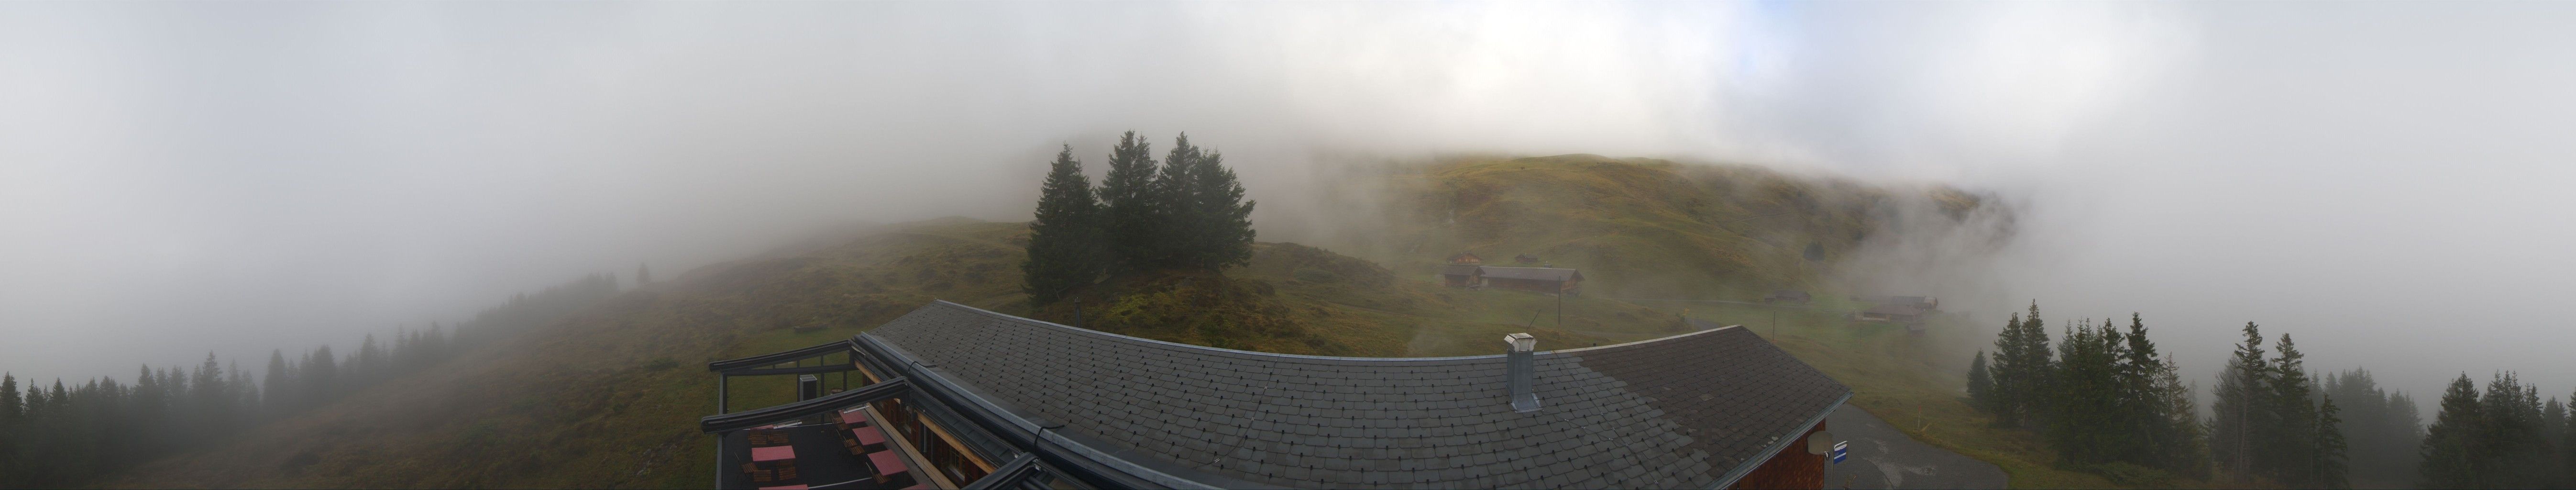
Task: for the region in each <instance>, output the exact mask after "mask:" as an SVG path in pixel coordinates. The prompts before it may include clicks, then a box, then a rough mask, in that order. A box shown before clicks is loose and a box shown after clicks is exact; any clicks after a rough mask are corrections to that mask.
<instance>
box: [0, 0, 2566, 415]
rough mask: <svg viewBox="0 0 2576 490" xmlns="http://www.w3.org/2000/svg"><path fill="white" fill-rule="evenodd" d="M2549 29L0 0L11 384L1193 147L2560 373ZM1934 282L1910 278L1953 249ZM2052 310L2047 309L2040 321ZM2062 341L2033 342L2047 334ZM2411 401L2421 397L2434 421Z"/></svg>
mask: <svg viewBox="0 0 2576 490" xmlns="http://www.w3.org/2000/svg"><path fill="white" fill-rule="evenodd" d="M2571 21H2576V4H2564V3H2557V4H2548V3H2475V4H2462V3H2438V4H2436V3H2349V4H2318V3H2300V4H2271V3H2263V4H2252V3H2245V4H2233V3H2231V4H2216V3H2188V4H2183V3H2173V4H2094V3H2087V4H1968V3H1942V4H1916V3H1906V4H1880V3H1867V4H1864V3H1742V4H1673V3H1653V4H1610V3H1603V4H1590V3H1588V4H1545V3H1512V4H1476V3H1438V4H1339V3H1295V4H1198V3H1191V4H1180V3H1060V4H1038V3H970V4H945V3H943V4H916V3H860V4H843V3H830V4H826V3H752V4H745V3H723V4H717V3H509V4H501V3H463V2H456V3H375V2H368V3H327V4H325V3H273V2H272V3H223V4H213V3H25V2H19V3H0V369H6V370H11V371H14V372H16V373H17V374H19V375H21V376H22V377H40V378H51V377H55V376H62V377H67V378H81V377H90V376H100V375H115V376H120V377H122V376H130V375H131V374H132V372H133V369H134V366H135V365H136V364H140V363H151V364H155V365H166V364H172V363H184V362H191V361H194V360H196V359H199V358H201V357H202V356H203V355H205V353H206V352H208V351H212V352H214V353H216V354H217V355H220V356H223V357H226V358H238V359H243V360H245V361H257V360H258V359H259V358H260V357H263V355H264V354H265V352H264V351H267V350H269V349H272V348H286V349H289V350H290V351H292V350H295V349H301V348H308V347H310V346H311V345H314V344H317V343H323V342H330V343H335V344H338V345H344V346H345V345H349V344H353V343H354V342H355V341H356V339H357V337H358V336H359V335H362V334H363V333H365V332H369V331H376V332H385V331H390V330H391V329H392V328H393V327H394V326H396V325H410V326H414V327H417V326H420V325H425V324H427V323H428V322H431V321H448V322H453V321H456V320H460V319H462V318H464V317H466V316H467V315H469V314H470V313H471V312H472V311H474V310H476V309H478V308H481V307H484V306H489V305H492V304H494V303H497V302H498V301H500V300H502V299H504V298H507V297H508V296H509V294H511V293H512V292H515V291H522V290H533V289H537V288H540V287H542V286H544V285H547V284H551V283H555V282H560V281H564V280H569V279H571V278H573V277H575V276H578V275H580V274H584V273H591V272H602V271H609V272H617V273H619V274H620V275H621V276H626V275H630V274H631V273H632V271H633V270H634V268H635V266H636V264H638V263H650V264H651V265H652V266H653V267H654V269H655V270H656V271H657V276H660V277H672V276H673V275H676V273H678V272H680V271H681V270H684V269H686V268H688V267H694V266H698V265H704V264H708V263H713V262H717V261H722V260H726V259H731V258H737V257H742V256H745V255H748V254H752V253H756V252H758V251H760V250H762V249H764V248H766V247H768V246H771V245H774V244H777V243H781V242H782V241H785V240H789V239H793V238H796V237H799V236H806V235H810V234H812V233H815V232H817V231H818V230H829V229H837V228H846V227H849V226H852V225H854V224H858V223H882V222H895V221H904V220H912V219H922V218H930V217H938V216H949V215H962V216H970V217H977V218H984V219H996V220H1016V219H1026V218H1027V208H1028V206H1029V205H1030V203H1031V202H1033V201H1034V198H1035V189H1036V186H1037V181H1038V178H1039V176H1040V175H1041V174H1042V173H1043V172H1044V170H1045V165H1044V162H1045V161H1046V160H1047V159H1048V158H1049V157H1051V156H1052V155H1053V152H1054V151H1055V148H1056V147H1057V145H1060V144H1070V145H1072V146H1073V148H1074V149H1075V151H1076V153H1077V154H1078V155H1081V156H1083V158H1084V159H1085V161H1086V162H1087V163H1090V164H1091V165H1093V166H1094V167H1095V170H1094V171H1095V172H1097V167H1098V166H1100V165H1102V162H1103V160H1104V158H1103V157H1102V156H1101V155H1104V154H1105V153H1106V151H1107V146H1108V144H1109V143H1110V141H1111V139H1112V138H1114V135H1115V134H1117V132H1119V131H1123V130H1131V129H1132V130H1138V131H1142V132H1144V133H1146V134H1147V135H1149V136H1151V137H1153V138H1155V139H1156V140H1157V142H1158V144H1165V145H1167V144H1168V141H1169V137H1170V136H1171V135H1172V134H1173V133H1176V132H1179V131H1188V132H1189V133H1190V135H1191V136H1192V138H1193V140H1194V141H1197V142H1200V143H1202V144H1206V145H1210V146H1214V147H1216V148H1217V149H1220V150H1222V151H1224V152H1225V153H1226V154H1227V155H1228V158H1227V162H1228V163H1229V164H1231V165H1233V166H1235V167H1237V168H1238V170H1239V171H1240V172H1242V174H1243V175H1244V180H1245V182H1246V186H1247V187H1248V188H1249V189H1250V192H1251V194H1252V197H1254V198H1256V199H1259V200H1260V201H1261V208H1260V212H1259V214H1257V215H1256V216H1255V220H1256V224H1257V225H1258V226H1259V227H1260V228H1261V230H1262V233H1263V234H1262V238H1263V239H1264V240H1298V239H1311V238H1312V237H1319V236H1326V235H1330V234H1332V233H1335V232H1336V231H1335V230H1337V229H1338V228H1337V225H1339V224H1341V220H1339V219H1337V217H1336V216H1335V214H1334V213H1331V212H1326V211H1325V210H1328V209H1332V208H1331V207H1330V206H1329V205H1330V204H1332V201H1334V200H1335V198H1334V197H1333V196H1336V195H1337V193H1335V192H1334V188H1335V186H1334V179H1335V176H1336V175H1340V174H1339V170H1338V169H1340V168H1342V167H1341V166H1342V165H1346V164H1348V163H1350V162H1355V161H1372V160H1381V159H1419V158H1426V157H1429V156H1431V155H1435V154H1442V153H1450V152H1486V153H1511V154H1531V155H1543V154H1556V153H1575V152H1581V153H1596V154H1603V155H1611V156H1648V157H1666V158H1676V159H1684V160H1697V161H1735V162H1748V163H1756V164H1763V165H1770V166H1775V167H1781V168H1790V169H1797V170H1799V171H1808V172H1820V173H1832V174H1839V175H1847V176H1852V177H1858V178H1863V179H1869V180H1874V181H1880V182H1888V183H1907V182H1927V181H1930V182H1947V183H1951V184H1953V185H1958V186H1961V187H1965V188H1972V189H1980V190H1984V191H1989V192H1992V193H1994V194H1995V195H1997V196H1999V197H2001V198H2002V199H2003V200H2004V201H2005V202H2010V203H2012V204H2014V205H2016V206H2019V214H2018V217H2017V219H2016V227H2017V230H2018V231H2019V234H2018V235H2016V239H2015V241H2014V242H2012V243H2011V244H2010V245H2009V246H2007V247H2006V248H2005V249H2004V251H2003V252H2001V253H2000V254H1999V255H1994V256H1986V257H1979V258H1977V259H1976V260H1978V261H1977V262H1974V263H1973V264H1975V266H1973V267H1960V266H1958V265H1957V264H1944V266H1941V267H1926V268H1924V270H1937V271H1942V272H1941V275H1942V276H1943V277H1939V278H1933V279H1922V280H1919V281H1917V283H1920V284H1927V285H1931V286H1927V287H1937V286H1938V285H1943V284H1951V285H1956V287H1957V288H1958V289H1959V290H1960V291H1966V292H1968V293H1963V294H1961V295H1949V296H1950V297H1951V298H1954V299H1953V300H1952V301H1945V306H1947V307H1948V308H1949V309H1953V310H1967V311H1971V312H1973V313H1975V314H1978V315H1981V316H1983V317H1988V318H1999V317H2000V316H2002V315H2003V314H2004V313H2007V312H2010V311H2016V310H2017V309H2018V308H2019V307H2021V306H2022V305H2023V303H2025V302H2027V301H2031V300H2034V299H2035V300H2037V301H2040V302H2041V304H2042V307H2043V308H2045V309H2047V310H2048V311H2049V312H2050V314H2051V316H2052V317H2056V316H2059V315H2063V316H2065V317H2070V318H2072V317H2096V318H2100V317H2108V316H2120V315H2126V314H2127V313H2129V312H2131V311H2138V312H2143V313H2144V314H2145V316H2146V319H2147V321H2148V323H2149V325H2150V326H2151V327H2153V328H2154V329H2155V330H2154V332H2155V335H2156V336H2157V338H2158V339H2159V340H2160V342H2161V343H2162V344H2163V345H2165V346H2166V349H2167V350H2168V351H2169V352H2176V353H2177V355H2178V356H2179V357H2180V360H2181V361H2182V363H2183V365H2184V366H2185V369H2186V374H2188V375H2190V376H2192V377H2193V378H2194V379H2201V380H2204V381H2206V380H2207V376H2208V375H2209V374H2210V373H2211V372H2213V368H2214V367H2215V366H2216V365H2217V364H2218V362H2219V360H2220V359H2221V358H2222V357H2223V356H2224V354H2225V352H2226V349H2227V345H2228V344H2229V343H2231V342H2233V341H2234V339H2235V330H2236V328H2237V327H2238V326H2241V325H2242V324H2243V323H2244V322H2247V321H2254V322H2259V323H2261V324H2262V325H2263V326H2264V328H2265V332H2266V333H2267V334H2271V335H2274V336H2277V334H2279V333H2281V332H2289V333H2292V334H2293V335H2296V336H2297V337H2298V338H2299V342H2300V346H2301V347H2302V349H2303V350H2305V351H2306V352H2307V353H2309V355H2310V358H2309V366H2310V367H2311V369H2314V370H2329V369H2344V368H2349V367H2354V366H2367V367H2370V368H2372V369H2373V370H2374V371H2375V372H2377V373H2378V374H2379V379H2380V380H2381V381H2382V382H2383V383H2388V384H2390V385H2391V387H2394V388H2399V389H2404V390H2406V391H2409V392H2412V393H2416V394H2417V398H2418V399H2419V400H2429V399H2431V398H2432V396H2431V395H2433V394H2434V393H2435V390H2436V388H2437V387H2438V385H2437V383H2439V382H2441V381H2443V380H2447V379H2448V378H2449V377H2451V376H2455V375H2457V374H2458V373H2460V372H2463V371H2465V372H2469V373H2471V375H2472V376H2473V377H2476V378H2478V379H2481V380H2483V379H2484V378H2485V376H2486V373H2488V372H2490V371H2492V370H2499V369H2510V370H2519V371H2522V372H2523V373H2524V378H2523V379H2524V380H2526V381H2530V382H2535V383H2538V384H2540V386H2541V391H2542V392H2544V393H2549V394H2560V395H2563V394H2565V393H2567V392H2568V390H2569V389H2570V388H2571V387H2576V363H2571V362H2568V361H2566V360H2565V359H2566V352H2567V351H2568V350H2569V348H2570V346H2576V329H2569V328H2565V327H2561V326H2558V325H2557V323H2558V322H2559V320H2558V319H2559V317H2558V316H2557V313H2560V311H2558V310H2560V308H2559V306H2560V305H2563V304H2566V303H2567V302H2568V301H2567V300H2566V299H2565V298H2566V297H2568V296H2569V293H2570V292H2571V291H2570V290H2569V289H2570V288H2569V287H2567V286H2565V285H2564V279H2563V278H2566V277H2570V276H2571V274H2576V255H2571V254H2569V253H2567V252H2566V249H2567V247H2566V246H2565V245H2564V244H2566V243H2569V242H2570V240H2571V239H2576V193H2570V192H2566V191H2565V190H2564V187H2566V186H2567V185H2568V184H2570V183H2576V167H2571V166H2570V163H2576V159H2571V158H2570V157H2576V146H2571V145H2570V144H2569V143H2567V135H2570V134H2576V92H2571V91H2570V90H2569V89H2568V88H2567V87H2576V56H2571V55H2569V54H2568V53H2576V30H2569V29H2565V28H2564V26H2566V25H2569V24H2570V23H2571ZM1935 256H1937V254H1935ZM2057 319H2058V318H2051V320H2052V322H2053V321H2055V320H2057ZM2053 325H2054V324H2053V323H2052V326H2053ZM2429 414H2430V412H2429V411H2428V412H2427V415H2428V416H2429Z"/></svg>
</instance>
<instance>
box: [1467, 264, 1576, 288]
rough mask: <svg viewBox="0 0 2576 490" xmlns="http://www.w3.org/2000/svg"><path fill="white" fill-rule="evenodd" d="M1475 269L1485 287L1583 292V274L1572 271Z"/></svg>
mask: <svg viewBox="0 0 2576 490" xmlns="http://www.w3.org/2000/svg"><path fill="white" fill-rule="evenodd" d="M1477 269H1478V271H1479V272H1480V273H1481V274H1482V276H1483V280H1484V285H1487V286H1493V287H1498V288H1503V289H1518V290H1522V291H1537V292H1542V293H1549V294H1576V293H1578V292H1581V291H1582V290H1583V273H1582V272H1580V271H1576V270H1574V269H1559V268H1554V267H1494V266H1484V267H1479V268H1477Z"/></svg>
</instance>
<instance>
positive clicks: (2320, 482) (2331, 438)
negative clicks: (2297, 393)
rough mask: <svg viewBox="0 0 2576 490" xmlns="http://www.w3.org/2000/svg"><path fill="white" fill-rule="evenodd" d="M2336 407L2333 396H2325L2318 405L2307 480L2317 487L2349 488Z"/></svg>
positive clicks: (2340, 422) (2341, 422) (2341, 431)
mask: <svg viewBox="0 0 2576 490" xmlns="http://www.w3.org/2000/svg"><path fill="white" fill-rule="evenodd" d="M2338 412H2341V410H2338V409H2336V408H2335V403H2334V397H2333V396H2326V397H2324V399H2323V400H2321V401H2320V402H2319V403H2318V405H2317V421H2316V437H2315V439H2314V441H2313V442H2311V443H2310V446H2313V447H2314V448H2315V449H2314V450H2313V451H2311V452H2310V453H2309V455H2310V456H2309V473H2310V476H2309V478H2310V479H2309V481H2310V482H2313V483H2314V484H2315V485H2314V486H2316V487H2317V488H2352V481H2351V479H2350V478H2349V477H2348V476H2347V473H2348V471H2349V470H2348V468H2349V466H2348V465H2347V462H2348V460H2347V459H2346V457H2345V450H2346V449H2348V448H2347V446H2346V445H2345V444H2344V437H2343V419H2342V418H2341V417H2340V416H2339V414H2338Z"/></svg>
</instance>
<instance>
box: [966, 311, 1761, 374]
mask: <svg viewBox="0 0 2576 490" xmlns="http://www.w3.org/2000/svg"><path fill="white" fill-rule="evenodd" d="M930 304H932V305H947V306H954V307H958V308H964V309H966V311H969V312H974V313H979V314H983V315H985V316H991V317H997V318H1000V319H1002V320H1006V321H1020V322H1027V323H1035V324H1038V325H1043V326H1049V327H1055V328H1061V329H1065V330H1070V331H1074V332H1080V333H1086V334H1092V335H1100V336H1105V337H1109V338H1113V339H1119V340H1131V341H1137V342H1146V343H1151V344H1159V345H1164V346H1171V347H1180V348H1184V349H1196V350H1206V351H1216V352H1226V353H1234V354H1252V355H1257V356H1271V357H1285V358H1291V359H1317V360H1326V361H1397V362H1402V361H1462V360H1469V359H1500V358H1502V357H1503V354H1486V355H1479V356H1447V357H1359V356H1318V355H1312V354H1286V353H1279V352H1261V351H1250V350H1240V349H1227V348H1223V347H1209V346H1204V345H1196V344H1184V343H1180V342H1172V341H1166V340H1154V339H1149V338H1144V337H1137V336H1133V335H1122V334H1115V333H1109V332H1102V331H1099V330H1092V329H1088V328H1082V327H1076V326H1072V325H1066V324H1062V323H1056V322H1050V321H1046V320H1039V319H1036V318H1029V317H1024V316H1019V315H1013V314H1009V313H1002V312H998V311H993V310H987V309H983V308H976V307H973V306H967V305H965V304H963V303H958V302H955V301H949V300H945V299H932V300H930ZM1743 326H1744V325H1741V324H1738V325H1727V326H1723V327H1717V328H1712V329H1707V330H1701V331H1697V332H1689V333H1681V334H1674V335H1667V336H1663V337H1656V338H1651V339H1645V340H1637V341H1629V342H1621V343H1616V344H1610V345H1596V346H1591V347H1577V348H1572V349H1558V350H1547V351H1538V352H1537V353H1538V354H1560V353H1574V352H1583V351H1590V350H1597V349H1608V348H1613V347H1627V346H1632V345H1638V344H1646V343H1654V342H1662V341H1666V340H1673V339H1678V338H1682V337H1689V336H1693V335H1699V334H1704V333H1709V332H1715V331H1719V330H1726V329H1730V328H1741V327H1743Z"/></svg>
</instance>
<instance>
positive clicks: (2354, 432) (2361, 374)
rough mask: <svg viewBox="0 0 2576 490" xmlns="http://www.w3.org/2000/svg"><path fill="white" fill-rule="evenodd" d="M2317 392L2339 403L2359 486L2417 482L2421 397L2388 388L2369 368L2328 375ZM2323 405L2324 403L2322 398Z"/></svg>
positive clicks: (2353, 474)
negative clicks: (2418, 400) (2418, 399)
mask: <svg viewBox="0 0 2576 490" xmlns="http://www.w3.org/2000/svg"><path fill="white" fill-rule="evenodd" d="M2320 386H2321V387H2322V389H2321V390H2319V391H2318V392H2317V393H2318V394H2319V397H2320V398H2323V399H2333V400H2334V401H2335V406H2336V408H2337V410H2338V411H2339V412H2340V413H2338V414H2337V415H2338V416H2339V418H2342V419H2343V420H2342V422H2343V424H2342V427H2343V435H2344V441H2345V442H2346V443H2347V444H2348V447H2347V449H2346V450H2345V452H2344V454H2345V455H2346V456H2349V457H2351V458H2352V459H2351V464H2350V465H2348V466H2350V467H2351V468H2352V480H2353V482H2354V484H2355V486H2362V487H2374V486H2375V487H2387V486H2398V485H2404V484H2407V483H2409V482H2414V481H2416V473H2415V463H2416V462H2417V461H2419V460H2420V459H2421V458H2420V457H2418V456H2417V455H2416V447H2417V446H2418V445H2419V444H2421V443H2422V442H2423V439H2424V422H2423V420H2424V419H2423V417H2421V416H2418V415H2417V414H2416V409H2415V398H2414V397H2410V396H2406V394H2405V393H2403V392H2397V391H2388V390H2382V389H2380V387H2379V382H2378V380H2375V379H2372V378H2371V376H2370V371H2369V370H2367V369H2358V368H2356V369H2352V370H2349V371H2344V372H2340V373H2328V374H2327V375H2326V377H2325V383H2324V384H2322V385H2320ZM2319 401H2320V402H2321V403H2319V405H2323V403H2322V402H2323V400H2322V399H2321V400H2319ZM2365 483H2367V484H2365Z"/></svg>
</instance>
